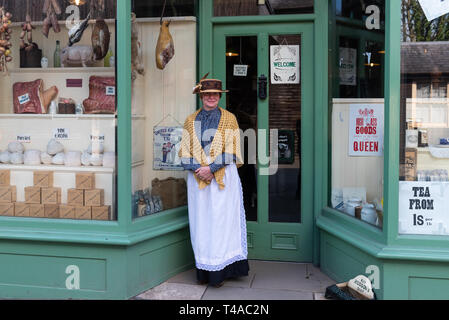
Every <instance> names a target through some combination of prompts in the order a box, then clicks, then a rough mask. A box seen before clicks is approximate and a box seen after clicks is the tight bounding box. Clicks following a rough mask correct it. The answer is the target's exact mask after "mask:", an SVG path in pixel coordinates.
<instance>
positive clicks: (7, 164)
mask: <svg viewBox="0 0 449 320" xmlns="http://www.w3.org/2000/svg"><path fill="white" fill-rule="evenodd" d="M0 5H1V6H2V7H1V8H0V18H1V21H2V23H3V25H2V28H1V29H0V72H1V76H0V177H1V179H0V180H1V181H0V203H1V205H0V215H2V216H15V217H32V218H48V219H78V220H116V211H115V210H116V207H117V206H116V203H115V201H116V200H115V199H116V187H115V185H116V183H115V181H116V165H115V163H116V110H117V106H116V96H115V94H116V80H115V79H116V72H115V68H113V67H105V65H106V61H105V59H106V57H107V54H108V53H109V57H108V59H110V60H111V59H112V58H111V57H113V52H114V51H115V18H116V2H115V0H105V1H96V0H91V1H70V2H69V1H62V0H52V1H49V0H46V1H33V0H19V1H17V0H15V1H12V0H4V1H2V3H0ZM108 63H109V64H108V65H110V61H108Z"/></svg>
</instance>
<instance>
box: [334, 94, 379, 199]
mask: <svg viewBox="0 0 449 320" xmlns="http://www.w3.org/2000/svg"><path fill="white" fill-rule="evenodd" d="M360 103H365V104H366V103H371V104H379V103H381V104H382V103H383V99H380V100H379V99H352V100H349V99H335V100H334V103H333V106H332V108H333V109H332V188H355V187H366V191H367V197H366V199H367V201H369V202H371V201H373V200H374V199H376V198H377V199H381V198H382V196H383V190H382V188H383V161H384V159H383V157H350V156H349V146H348V141H349V106H350V105H351V104H360Z"/></svg>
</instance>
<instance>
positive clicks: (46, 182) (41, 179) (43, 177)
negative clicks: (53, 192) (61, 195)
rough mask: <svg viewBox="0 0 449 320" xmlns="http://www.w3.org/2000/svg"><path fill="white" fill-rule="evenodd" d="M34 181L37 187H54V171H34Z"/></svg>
mask: <svg viewBox="0 0 449 320" xmlns="http://www.w3.org/2000/svg"><path fill="white" fill-rule="evenodd" d="M33 182H34V186H35V187H42V188H52V187H53V171H35V172H34V173H33Z"/></svg>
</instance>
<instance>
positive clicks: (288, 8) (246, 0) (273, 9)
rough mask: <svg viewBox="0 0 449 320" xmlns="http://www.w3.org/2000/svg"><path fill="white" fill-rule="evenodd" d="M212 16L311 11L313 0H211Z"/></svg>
mask: <svg viewBox="0 0 449 320" xmlns="http://www.w3.org/2000/svg"><path fill="white" fill-rule="evenodd" d="M213 1H214V16H216V17H223V16H264V15H273V14H301V13H313V2H314V0H295V1H292V0H213Z"/></svg>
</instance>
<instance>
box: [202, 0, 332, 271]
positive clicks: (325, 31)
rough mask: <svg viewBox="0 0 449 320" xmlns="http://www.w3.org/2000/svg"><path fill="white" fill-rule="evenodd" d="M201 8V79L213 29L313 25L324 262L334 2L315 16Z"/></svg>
mask: <svg viewBox="0 0 449 320" xmlns="http://www.w3.org/2000/svg"><path fill="white" fill-rule="evenodd" d="M197 1H198V2H197V4H198V6H197V9H198V69H197V78H198V79H199V78H201V77H202V75H204V74H206V73H207V72H209V71H210V70H212V69H213V67H212V66H213V27H214V26H215V25H220V24H230V23H232V24H241V25H244V24H246V23H256V22H260V23H266V22H279V21H282V22H310V23H312V24H313V36H314V75H315V77H314V82H315V83H314V108H313V109H314V118H313V125H314V134H313V137H311V138H310V139H311V141H313V144H314V152H313V156H314V160H313V162H314V167H313V186H310V188H311V189H313V212H314V219H313V260H312V262H313V264H314V265H316V266H318V265H319V262H320V246H321V245H320V232H321V231H320V230H319V229H318V228H317V225H316V219H317V217H319V216H321V215H322V214H324V213H323V212H324V211H323V209H324V208H326V207H327V204H328V198H329V190H328V182H327V180H328V177H329V168H328V167H329V161H330V149H329V142H328V141H329V137H328V134H329V129H328V123H329V119H328V117H329V116H328V115H329V66H330V65H329V61H328V57H329V48H330V45H329V16H330V15H329V10H330V8H331V3H332V0H327V1H322V0H319V1H315V4H314V13H313V14H294V15H273V16H240V17H214V16H213V1H211V0H197Z"/></svg>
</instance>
